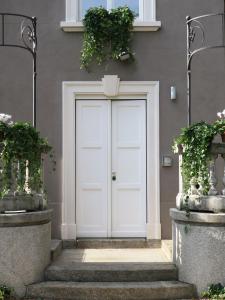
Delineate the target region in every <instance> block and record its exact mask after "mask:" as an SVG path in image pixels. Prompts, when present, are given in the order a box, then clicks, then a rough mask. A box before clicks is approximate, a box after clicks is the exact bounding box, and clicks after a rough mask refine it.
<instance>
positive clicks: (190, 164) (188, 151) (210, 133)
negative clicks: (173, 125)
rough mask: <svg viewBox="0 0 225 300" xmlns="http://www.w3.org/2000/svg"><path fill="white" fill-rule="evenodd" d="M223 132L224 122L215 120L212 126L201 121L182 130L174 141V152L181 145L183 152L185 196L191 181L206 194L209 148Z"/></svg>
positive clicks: (224, 130) (224, 129)
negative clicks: (198, 185) (214, 139)
mask: <svg viewBox="0 0 225 300" xmlns="http://www.w3.org/2000/svg"><path fill="white" fill-rule="evenodd" d="M223 132H225V120H217V121H216V122H214V124H212V125H211V124H207V123H206V122H203V121H202V122H199V123H195V124H193V125H191V126H190V127H186V128H183V129H182V130H181V134H180V135H179V136H178V137H177V138H176V139H175V140H174V145H173V148H174V150H175V149H176V148H177V146H178V145H182V147H183V150H184V151H183V161H182V166H181V167H182V176H183V181H184V192H185V193H186V194H188V190H189V188H190V181H191V180H195V182H196V184H200V185H201V187H202V188H203V194H205V195H206V194H207V193H208V190H209V172H208V166H209V161H210V159H211V157H210V146H211V143H212V140H213V138H214V137H215V136H216V135H217V134H222V133H223Z"/></svg>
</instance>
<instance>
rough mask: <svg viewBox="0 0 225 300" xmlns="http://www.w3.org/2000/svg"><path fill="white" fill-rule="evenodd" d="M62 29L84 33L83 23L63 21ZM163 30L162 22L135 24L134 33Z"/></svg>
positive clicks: (61, 23)
mask: <svg viewBox="0 0 225 300" xmlns="http://www.w3.org/2000/svg"><path fill="white" fill-rule="evenodd" d="M60 27H61V28H62V30H63V31H65V32H83V31H84V26H83V24H82V22H75V21H62V22H60ZM160 28H161V22H160V21H149V22H135V23H134V29H133V31H157V30H159V29H160Z"/></svg>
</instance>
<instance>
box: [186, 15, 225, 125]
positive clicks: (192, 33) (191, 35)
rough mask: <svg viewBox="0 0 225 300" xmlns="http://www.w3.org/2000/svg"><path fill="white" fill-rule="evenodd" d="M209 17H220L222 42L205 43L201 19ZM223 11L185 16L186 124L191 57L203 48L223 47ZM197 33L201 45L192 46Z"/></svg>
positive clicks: (189, 110)
mask: <svg viewBox="0 0 225 300" xmlns="http://www.w3.org/2000/svg"><path fill="white" fill-rule="evenodd" d="M211 17H220V18H221V28H222V42H221V44H218V45H207V44H206V36H205V34H206V30H205V27H204V25H203V23H202V19H206V18H211ZM224 20H225V14H224V13H214V14H206V15H202V16H197V17H194V18H191V17H190V16H187V17H186V27H187V124H188V126H190V125H191V106H192V105H191V104H192V103H191V101H192V90H191V67H192V59H193V57H194V56H195V55H196V54H198V53H201V52H202V51H205V50H210V49H221V48H223V49H224V48H225V36H224ZM197 33H200V35H201V41H200V43H201V46H200V47H198V48H194V47H193V45H194V42H195V39H196V36H197Z"/></svg>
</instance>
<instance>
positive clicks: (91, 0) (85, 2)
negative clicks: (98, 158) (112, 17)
mask: <svg viewBox="0 0 225 300" xmlns="http://www.w3.org/2000/svg"><path fill="white" fill-rule="evenodd" d="M96 6H103V7H105V8H107V0H80V16H81V19H82V18H83V17H84V15H85V13H86V11H87V10H88V9H89V8H91V7H96Z"/></svg>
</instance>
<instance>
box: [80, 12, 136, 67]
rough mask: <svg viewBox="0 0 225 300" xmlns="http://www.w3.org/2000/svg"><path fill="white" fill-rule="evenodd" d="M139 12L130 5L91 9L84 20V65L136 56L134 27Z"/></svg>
mask: <svg viewBox="0 0 225 300" xmlns="http://www.w3.org/2000/svg"><path fill="white" fill-rule="evenodd" d="M134 19H135V14H134V12H133V11H131V10H130V9H129V8H128V7H127V6H125V7H118V8H115V9H112V10H111V11H110V12H109V11H107V10H106V9H105V8H103V7H93V8H90V9H89V10H88V11H87V13H86V14H85V17H84V19H83V24H84V28H85V32H84V40H83V49H82V51H81V68H86V69H87V68H88V67H89V66H90V64H91V63H92V62H93V61H96V62H97V64H99V65H100V64H102V63H103V62H104V61H105V60H107V59H110V58H111V59H113V60H117V61H118V60H123V59H124V58H130V59H133V56H134V54H133V53H132V51H131V37H132V36H131V30H132V28H133V22H134Z"/></svg>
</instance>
